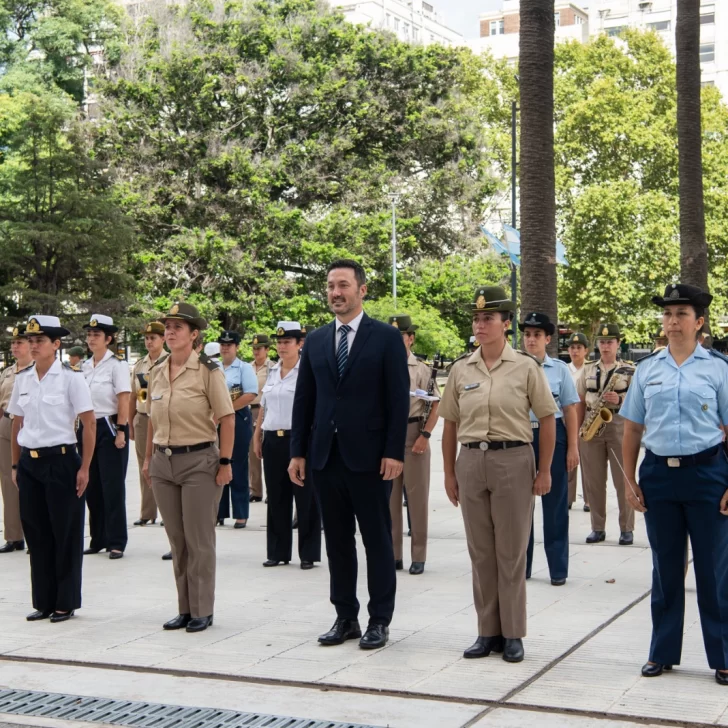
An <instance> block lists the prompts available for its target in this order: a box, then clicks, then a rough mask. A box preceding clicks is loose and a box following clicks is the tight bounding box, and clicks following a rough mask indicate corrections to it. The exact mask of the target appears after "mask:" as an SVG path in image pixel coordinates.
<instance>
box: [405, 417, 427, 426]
mask: <svg viewBox="0 0 728 728" xmlns="http://www.w3.org/2000/svg"><path fill="white" fill-rule="evenodd" d="M424 419H425V418H424V417H410V418H409V419H408V420H407V424H408V425H411V424H412V423H413V422H422V420H424Z"/></svg>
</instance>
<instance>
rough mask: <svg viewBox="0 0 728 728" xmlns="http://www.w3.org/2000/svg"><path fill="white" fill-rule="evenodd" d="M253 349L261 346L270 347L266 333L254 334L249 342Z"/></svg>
mask: <svg viewBox="0 0 728 728" xmlns="http://www.w3.org/2000/svg"><path fill="white" fill-rule="evenodd" d="M250 343H251V346H252V347H253V348H254V349H260V348H261V347H264V346H265V347H270V345H271V341H270V337H269V336H268V334H255V336H253V340H252V341H251V342H250Z"/></svg>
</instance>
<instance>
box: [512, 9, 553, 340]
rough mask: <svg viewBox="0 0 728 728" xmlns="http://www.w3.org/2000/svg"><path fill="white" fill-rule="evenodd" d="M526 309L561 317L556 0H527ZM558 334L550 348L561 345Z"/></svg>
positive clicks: (523, 59)
mask: <svg viewBox="0 0 728 728" xmlns="http://www.w3.org/2000/svg"><path fill="white" fill-rule="evenodd" d="M519 69H520V70H519V74H520V103H521V159H520V198H521V226H520V227H521V310H522V311H523V313H524V315H528V313H529V312H531V311H539V312H541V313H545V314H548V316H549V317H550V318H551V320H552V321H553V322H554V323H557V322H558V308H557V302H556V188H555V178H554V0H521V38H520V60H519ZM557 340H558V337H556V336H555V337H553V340H552V342H551V346H550V347H549V353H551V354H554V353H555V352H556V350H557V348H558V344H557Z"/></svg>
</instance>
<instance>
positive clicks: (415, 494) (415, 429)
mask: <svg viewBox="0 0 728 728" xmlns="http://www.w3.org/2000/svg"><path fill="white" fill-rule="evenodd" d="M421 427H422V423H421V422H411V423H410V424H409V425H407V441H406V444H405V451H404V470H403V471H402V475H400V476H399V478H396V479H395V480H393V481H392V496H391V497H390V499H389V510H390V512H391V514H392V542H393V544H394V558H395V560H396V561H399V560H401V559H402V537H403V530H404V528H403V525H402V489H403V486H404V487H405V488H407V504H408V507H409V513H410V522H411V524H412V543H411V544H410V546H411V555H412V561H427V520H428V516H429V500H430V455H431V452H430V445H429V443H428V445H427V449H426V450H425V452H423V453H422V455H413V454H412V446H413V445H414V444H415V441H416V440H417V438H418V437H419V435H420V429H421Z"/></svg>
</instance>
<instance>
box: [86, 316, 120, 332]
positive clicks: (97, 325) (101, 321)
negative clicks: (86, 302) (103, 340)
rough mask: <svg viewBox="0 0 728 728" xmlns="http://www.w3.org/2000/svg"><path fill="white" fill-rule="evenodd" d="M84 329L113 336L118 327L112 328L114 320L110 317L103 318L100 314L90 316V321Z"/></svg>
mask: <svg viewBox="0 0 728 728" xmlns="http://www.w3.org/2000/svg"><path fill="white" fill-rule="evenodd" d="M83 328H84V329H87V330H89V331H91V330H92V329H98V330H99V331H103V332H104V333H105V334H115V333H116V332H117V331H118V330H119V327H118V326H114V319H112V318H111V316H105V315H104V314H102V313H94V314H91V319H90V320H89V322H88V323H87V324H84V325H83Z"/></svg>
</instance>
